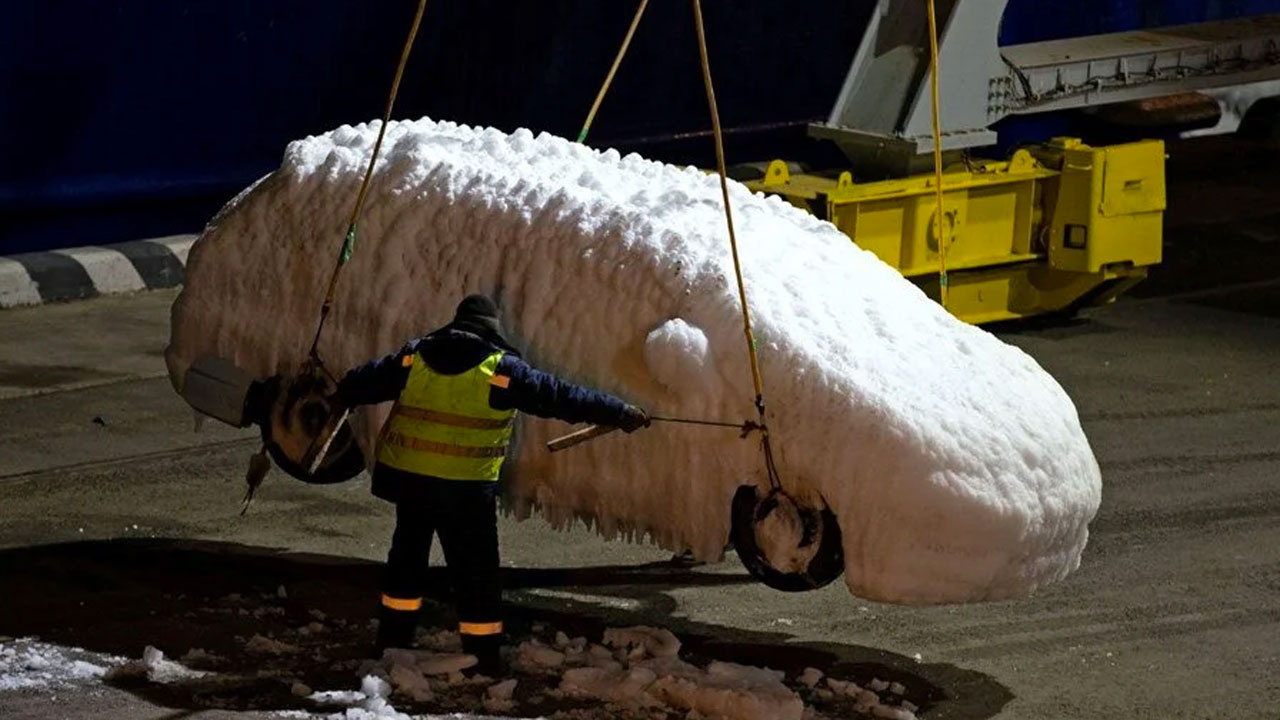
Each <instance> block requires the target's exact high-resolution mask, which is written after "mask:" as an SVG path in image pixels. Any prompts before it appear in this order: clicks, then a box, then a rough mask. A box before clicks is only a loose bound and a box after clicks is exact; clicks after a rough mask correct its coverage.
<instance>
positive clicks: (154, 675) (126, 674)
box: [104, 645, 207, 683]
mask: <svg viewBox="0 0 1280 720" xmlns="http://www.w3.org/2000/svg"><path fill="white" fill-rule="evenodd" d="M205 675H207V673H204V672H201V671H199V670H191V669H190V668H187V667H185V666H183V665H182V664H181V663H177V662H174V661H173V660H169V659H168V658H166V657H165V656H164V653H163V652H162V651H160V650H159V649H157V648H155V647H153V646H151V645H148V646H147V647H146V648H145V649H144V650H143V651H142V658H141V659H139V660H130V661H128V662H126V663H123V664H121V665H117V666H115V667H113V668H111V669H110V670H108V671H107V673H106V675H105V676H104V677H105V679H107V680H126V679H138V680H143V679H145V680H150V681H151V682H156V683H169V682H176V681H178V680H189V679H191V678H198V677H204V676H205Z"/></svg>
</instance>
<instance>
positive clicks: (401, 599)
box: [380, 476, 502, 647]
mask: <svg viewBox="0 0 1280 720" xmlns="http://www.w3.org/2000/svg"><path fill="white" fill-rule="evenodd" d="M417 479H418V480H419V481H420V482H421V484H420V485H418V486H417V487H416V488H414V492H412V493H404V494H402V495H401V497H399V499H398V500H397V502H396V529H395V534H394V535H393V536H392V538H391V551H390V552H389V553H388V554H387V566H386V572H385V574H384V576H383V582H382V595H383V598H382V604H383V610H384V612H383V617H384V619H385V618H387V617H388V616H389V615H395V616H399V617H400V618H404V619H407V617H408V616H409V615H410V613H411V617H412V622H410V623H407V627H406V623H405V622H404V621H403V620H402V621H401V622H397V623H395V624H396V625H398V626H400V629H399V630H398V631H394V632H390V633H385V632H384V633H380V635H383V639H382V640H381V641H380V644H382V645H384V646H396V647H408V646H409V645H410V644H411V643H412V639H413V629H414V627H415V626H416V624H417V615H418V613H417V609H418V607H420V606H421V599H422V597H423V596H424V595H425V594H426V591H427V589H428V588H427V567H428V558H429V557H430V555H431V540H432V537H433V536H434V535H437V534H438V535H439V536H440V547H441V549H442V550H443V551H444V558H445V563H446V564H447V565H448V568H449V577H450V579H451V581H452V585H453V593H454V602H455V603H456V606H457V613H458V621H459V629H460V631H461V632H462V634H463V640H464V641H466V640H467V639H468V638H467V635H469V634H470V635H481V636H494V637H492V639H493V640H497V639H498V638H497V637H496V636H499V635H501V627H502V626H501V623H502V587H501V584H500V582H499V579H498V516H497V501H496V485H497V484H496V483H491V482H479V481H465V480H441V479H437V478H426V477H421V476H419V478H417ZM389 611H399V612H389ZM386 629H387V630H391V628H390V627H388V628H386ZM406 633H407V637H405V636H404V635H405V634H406ZM397 635H399V636H400V637H396V636H397Z"/></svg>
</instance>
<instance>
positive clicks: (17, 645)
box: [0, 638, 124, 692]
mask: <svg viewBox="0 0 1280 720" xmlns="http://www.w3.org/2000/svg"><path fill="white" fill-rule="evenodd" d="M122 662H124V658H118V657H113V656H110V655H103V654H101V653H94V652H90V651H88V650H81V649H80V648H66V647H60V646H58V645H51V644H49V643H43V642H40V641H38V640H35V639H32V638H17V639H3V640H0V692H2V691H5V690H21V689H26V688H59V687H64V686H67V685H76V684H82V683H87V682H93V681H96V680H99V679H101V678H102V676H103V675H104V674H106V672H107V670H108V669H109V668H111V667H112V666H113V665H116V664H118V663H122Z"/></svg>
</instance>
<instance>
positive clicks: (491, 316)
mask: <svg viewBox="0 0 1280 720" xmlns="http://www.w3.org/2000/svg"><path fill="white" fill-rule="evenodd" d="M468 320H469V321H471V322H480V323H483V324H485V325H489V326H492V327H493V329H494V330H497V329H498V306H497V304H495V303H494V302H493V300H490V299H489V297H488V296H487V295H468V296H466V297H465V298H463V299H462V302H460V303H458V309H457V311H455V312H454V314H453V321H454V322H462V321H468Z"/></svg>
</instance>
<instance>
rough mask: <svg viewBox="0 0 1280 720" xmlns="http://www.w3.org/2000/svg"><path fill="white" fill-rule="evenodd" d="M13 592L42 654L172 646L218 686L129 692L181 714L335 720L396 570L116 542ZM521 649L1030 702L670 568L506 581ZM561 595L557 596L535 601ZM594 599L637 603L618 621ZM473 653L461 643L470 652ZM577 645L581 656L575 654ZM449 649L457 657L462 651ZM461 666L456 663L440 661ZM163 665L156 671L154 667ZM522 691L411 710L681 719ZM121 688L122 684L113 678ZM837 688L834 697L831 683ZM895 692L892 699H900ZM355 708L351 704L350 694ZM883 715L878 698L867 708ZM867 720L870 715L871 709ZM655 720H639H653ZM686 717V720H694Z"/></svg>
mask: <svg viewBox="0 0 1280 720" xmlns="http://www.w3.org/2000/svg"><path fill="white" fill-rule="evenodd" d="M0 566H2V567H5V568H6V572H5V586H6V592H5V593H3V594H0V635H3V636H10V637H17V638H22V637H33V636H38V637H39V638H40V640H41V641H43V642H45V643H55V644H57V645H59V646H67V647H77V648H85V649H86V650H91V651H94V652H97V653H105V654H109V655H116V656H122V657H129V658H138V657H140V656H142V655H143V649H144V648H145V647H147V646H154V647H155V648H158V649H159V650H160V651H162V652H163V653H164V655H165V656H167V657H168V658H171V659H174V660H178V661H180V662H181V663H182V664H183V665H185V666H186V667H188V668H190V669H192V670H196V671H204V672H205V673H207V674H206V675H204V676H201V677H189V678H183V679H180V680H174V681H171V682H150V681H147V680H146V679H145V677H138V676H136V675H134V676H130V675H127V674H125V675H121V676H119V677H114V679H110V680H109V682H111V683H112V684H113V685H115V686H116V687H120V688H123V689H126V690H128V691H129V692H132V693H134V694H136V695H138V696H139V697H142V698H145V699H147V700H149V701H151V702H154V703H157V704H159V705H163V706H166V707H171V708H181V709H189V710H199V709H206V708H223V709H229V710H306V711H312V712H321V711H331V710H333V709H335V708H332V707H327V706H326V705H324V704H323V703H319V702H318V699H317V698H316V697H314V696H309V693H302V692H300V690H299V688H301V689H303V690H308V691H309V690H315V691H321V690H342V691H354V690H355V689H356V688H358V687H359V686H360V678H361V676H362V675H364V674H366V673H367V672H369V671H370V669H371V668H373V667H375V665H374V664H373V663H372V662H371V661H370V659H369V658H370V657H371V656H372V655H373V652H372V640H373V629H372V625H371V621H372V620H373V617H374V613H375V611H376V597H377V596H376V588H377V586H378V580H379V577H380V574H381V565H380V564H379V563H373V562H368V561H361V560H355V559H350V558H341V557H334V556H322V555H310V554H297V553H286V552H281V551H276V550H272V549H268V548H256V547H248V546H243V545H234V544H227V543H213V542H197V541H177V540H155V539H153V540H115V541H97V542H84V543H68V544H61V545H48V546H39V547H31V548H17V549H10V550H3V551H0ZM432 580H433V582H432V587H434V588H436V589H437V592H435V593H434V594H433V597H432V600H433V601H434V602H431V603H428V610H427V612H426V617H425V618H424V619H423V623H422V625H423V629H422V630H421V631H420V633H419V639H420V643H421V644H425V645H428V646H431V645H432V644H433V643H435V644H437V645H438V644H439V643H440V642H441V641H440V640H439V638H440V637H441V636H442V633H441V632H440V630H441V629H443V628H450V627H453V626H454V624H455V618H454V617H453V613H452V610H451V609H450V605H449V602H450V598H449V592H448V574H447V572H445V571H444V570H443V569H433V570H432ZM504 581H505V582H504V584H505V587H507V588H508V596H509V600H510V602H509V607H508V610H507V629H508V643H509V644H511V645H516V644H518V643H521V642H525V641H529V640H534V639H536V640H537V641H538V642H539V643H542V644H544V645H546V646H548V647H554V646H555V645H556V643H557V638H558V636H559V635H560V634H563V635H565V636H568V637H584V638H587V639H588V641H590V642H591V643H600V642H601V638H602V636H603V634H604V630H605V629H606V628H608V627H625V626H634V625H650V626H656V627H666V628H668V629H670V630H672V631H673V632H675V633H676V634H677V635H678V636H679V638H680V640H681V641H682V642H683V649H682V650H681V652H680V657H681V659H682V660H685V661H687V662H689V663H692V664H693V665H694V666H697V667H708V666H709V664H710V663H712V662H714V661H722V662H729V663H739V664H747V665H759V666H768V667H770V668H773V669H774V670H781V671H784V672H785V673H786V685H787V687H788V688H790V689H791V690H792V691H794V692H796V694H797V695H799V697H800V698H801V699H803V700H804V702H805V704H806V705H809V706H810V707H814V708H815V709H817V710H818V711H819V712H821V713H823V715H825V716H826V717H832V718H835V717H850V718H866V717H870V716H869V715H868V714H866V713H865V712H862V711H859V710H858V707H859V706H858V705H857V704H856V703H855V701H854V699H853V698H854V697H855V696H854V695H853V694H850V695H848V696H846V695H843V694H841V692H839V688H840V687H841V685H842V684H843V683H845V682H849V683H853V684H856V686H860V687H862V688H864V689H865V688H868V687H870V688H871V689H872V690H873V691H876V688H880V690H878V691H877V692H879V693H880V696H882V697H883V698H884V701H885V702H902V701H904V700H905V701H907V702H909V703H910V706H912V707H919V708H920V712H921V714H922V716H923V717H947V718H953V719H964V718H971V719H973V720H979V719H981V718H989V717H992V716H994V715H995V714H997V713H998V712H999V711H1000V709H1001V708H1002V707H1003V706H1004V705H1005V704H1006V703H1007V702H1008V701H1009V700H1010V699H1011V698H1012V695H1011V694H1010V692H1009V691H1008V689H1007V688H1005V687H1004V686H1003V685H1001V684H1000V683H999V682H997V681H995V680H994V679H992V678H990V677H988V676H986V675H983V674H981V673H977V672H974V671H970V670H966V669H963V668H958V667H955V666H953V665H947V664H940V663H928V664H924V663H919V662H917V661H915V660H913V659H912V658H907V657H903V656H900V655H896V654H894V653H890V652H887V651H884V650H879V649H876V648H868V647H861V646H856V645H845V644H839V643H831V642H824V643H797V642H788V640H789V639H790V638H789V637H788V636H787V635H785V634H782V633H770V632H758V631H751V630H744V629H741V628H732V627H720V626H715V625H711V624H706V623H696V622H690V621H688V620H686V619H683V618H675V617H671V613H672V611H674V610H675V609H676V604H675V601H674V600H673V599H672V598H671V597H670V596H669V595H668V594H667V592H666V591H668V590H672V589H675V588H680V587H689V586H691V585H699V584H701V585H711V586H724V589H725V592H732V587H733V586H735V585H740V584H743V583H746V582H751V581H750V579H749V578H748V576H746V575H745V574H741V573H733V574H724V573H708V572H701V571H699V570H697V569H696V568H688V567H684V566H681V565H674V564H668V563H651V564H647V565H637V566H608V567H590V568H564V569H548V570H511V571H508V572H506V575H505V578H504ZM549 588H554V589H556V590H557V591H566V592H562V593H561V592H557V593H554V597H552V595H553V594H552V593H548V594H547V595H548V596H537V595H535V594H532V591H535V590H539V589H542V590H546V589H549ZM577 594H585V595H590V596H602V595H603V596H611V597H616V598H619V599H629V600H630V601H632V602H631V603H629V604H625V605H624V604H623V603H617V604H614V605H609V606H604V607H601V606H599V605H596V604H591V603H587V602H578V601H575V600H572V599H567V598H571V597H573V596H575V595H577ZM454 638H455V639H456V635H455V636H454ZM560 639H561V640H562V639H563V638H560ZM444 642H446V643H447V642H449V640H448V639H447V638H446V639H445V640H444ZM433 649H442V650H447V649H448V648H433ZM153 654H154V653H153ZM807 667H813V668H817V669H818V670H820V671H821V672H822V673H823V674H824V675H825V676H827V677H828V678H839V680H836V682H835V683H834V687H836V688H837V691H836V692H832V690H831V686H830V685H818V686H816V687H813V688H810V687H808V686H807V685H805V684H803V683H801V682H800V680H799V678H800V677H801V675H802V673H803V672H804V670H805V668H807ZM513 670H514V675H513V676H514V677H516V678H517V679H518V680H519V682H518V684H517V689H516V691H515V694H514V696H513V698H512V700H513V702H514V705H513V706H512V707H510V708H508V709H506V710H502V711H498V712H494V713H490V711H491V708H489V707H487V706H486V705H485V697H486V689H487V688H488V687H489V686H490V685H491V684H492V683H484V682H479V683H469V682H467V681H464V680H462V679H460V678H453V679H452V681H449V682H446V681H437V680H433V683H434V684H433V686H432V687H433V690H434V691H433V692H432V693H431V699H430V700H429V701H427V702H415V701H413V700H412V699H409V698H404V697H401V696H399V695H397V696H395V697H394V698H393V702H394V705H395V707H396V708H397V709H398V710H400V711H402V712H411V713H419V712H421V713H426V712H432V713H439V712H484V713H486V714H501V715H510V714H514V715H516V716H534V715H539V716H544V717H561V718H581V719H584V720H585V719H591V718H597V717H599V718H604V717H618V718H629V717H635V718H647V719H648V718H663V717H667V715H665V714H663V712H664V711H661V710H660V709H659V710H656V711H655V709H654V708H648V709H644V710H643V711H642V712H641V711H640V710H636V709H631V710H629V709H627V708H622V707H620V706H613V705H610V704H606V703H601V702H599V701H596V700H584V699H582V698H576V697H573V696H571V695H566V694H564V693H562V692H560V691H559V690H558V685H559V683H560V676H559V674H557V673H548V672H536V671H534V670H532V669H530V668H527V667H524V668H522V667H520V666H519V665H518V663H516V664H513ZM108 677H109V678H112V677H113V676H112V675H110V674H108ZM827 682H829V681H827ZM888 688H892V691H890V690H889V689H888ZM348 694H350V693H348ZM864 697H865V696H864ZM864 707H865V706H864ZM637 713H638V714H637ZM671 717H673V718H674V717H683V713H679V714H677V715H672V716H671Z"/></svg>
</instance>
